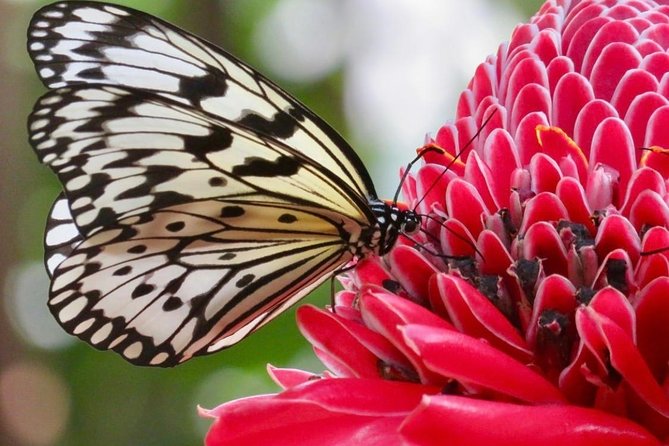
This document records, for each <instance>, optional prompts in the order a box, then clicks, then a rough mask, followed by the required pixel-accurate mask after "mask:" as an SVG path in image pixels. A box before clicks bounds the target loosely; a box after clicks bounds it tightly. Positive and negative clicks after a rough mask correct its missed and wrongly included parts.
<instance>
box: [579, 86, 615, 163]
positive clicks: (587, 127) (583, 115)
mask: <svg viewBox="0 0 669 446" xmlns="http://www.w3.org/2000/svg"><path fill="white" fill-rule="evenodd" d="M617 116H618V112H617V111H616V109H615V108H613V106H612V105H611V104H609V103H608V102H606V101H602V100H601V99H595V100H594V101H591V102H589V103H587V104H586V105H585V107H583V110H581V112H580V113H579V114H578V117H577V118H576V124H575V125H574V141H576V144H578V146H579V147H580V148H581V150H583V153H584V154H585V156H586V158H588V159H590V147H591V146H592V138H593V135H594V134H595V130H597V128H598V126H599V124H600V123H601V122H602V121H603V120H604V119H606V118H609V117H617ZM590 167H591V168H592V167H593V164H592V163H590Z"/></svg>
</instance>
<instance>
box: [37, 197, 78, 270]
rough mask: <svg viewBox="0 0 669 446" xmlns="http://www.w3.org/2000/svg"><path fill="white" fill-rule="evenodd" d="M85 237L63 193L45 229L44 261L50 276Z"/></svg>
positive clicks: (50, 212)
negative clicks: (75, 221)
mask: <svg viewBox="0 0 669 446" xmlns="http://www.w3.org/2000/svg"><path fill="white" fill-rule="evenodd" d="M82 240H83V237H82V236H81V234H80V233H79V229H77V226H76V225H75V224H74V219H73V218H72V214H71V213H70V207H69V205H68V203H67V198H65V196H64V195H63V194H61V195H60V196H59V197H58V198H57V199H56V201H55V202H54V204H53V206H51V210H50V211H49V217H48V218H47V224H46V229H45V231H44V263H45V265H46V270H47V273H49V277H53V273H54V271H55V270H56V268H57V267H58V265H60V264H61V263H62V262H63V260H65V259H66V258H67V257H68V256H69V255H70V254H71V253H72V251H73V250H74V248H75V247H76V246H77V245H78V244H79V243H81V241H82Z"/></svg>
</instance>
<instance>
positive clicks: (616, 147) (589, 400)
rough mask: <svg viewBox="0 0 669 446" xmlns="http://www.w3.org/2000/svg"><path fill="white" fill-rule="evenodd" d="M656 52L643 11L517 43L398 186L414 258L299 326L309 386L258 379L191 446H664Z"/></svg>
mask: <svg viewBox="0 0 669 446" xmlns="http://www.w3.org/2000/svg"><path fill="white" fill-rule="evenodd" d="M668 47H669V7H667V6H661V5H659V4H658V3H657V2H654V1H649V0H646V1H642V0H629V1H624V0H619V1H609V0H602V1H569V0H553V1H548V2H546V3H545V4H544V6H543V7H542V8H541V10H540V11H539V13H538V14H537V15H536V16H535V17H534V18H533V19H532V20H531V21H530V23H529V24H524V25H520V26H518V27H517V28H516V29H515V31H514V32H513V35H512V37H511V41H510V43H508V44H505V45H502V46H500V48H499V50H498V51H497V54H496V55H495V56H490V57H489V58H488V59H487V60H486V61H485V62H484V63H482V64H481V65H480V66H479V67H478V69H477V70H476V73H475V75H474V77H473V79H472V80H471V82H470V84H469V88H468V89H467V90H465V91H464V92H463V93H462V95H461V97H460V101H459V103H458V107H457V117H456V119H455V120H454V121H453V123H451V124H447V125H445V126H443V127H442V128H441V129H439V130H438V132H437V133H436V134H435V135H434V137H432V138H429V140H428V141H427V145H428V146H431V147H435V146H436V147H439V148H441V149H443V150H442V151H441V152H439V153H435V152H434V151H425V156H424V159H425V161H426V163H425V165H424V166H423V167H422V168H421V169H419V170H418V171H417V172H416V173H415V175H413V176H410V177H409V178H408V180H407V181H406V182H405V184H404V188H403V192H404V195H405V198H407V200H408V202H409V203H411V204H412V205H413V206H417V210H418V211H419V212H420V213H421V214H424V215H428V217H425V218H424V219H423V232H422V233H421V235H420V240H417V241H418V242H419V244H420V247H418V249H416V248H415V245H416V243H415V242H416V240H414V241H411V240H407V239H403V240H402V241H401V242H400V243H398V245H397V246H396V247H395V248H394V249H393V251H392V252H390V253H389V254H388V255H387V256H386V258H384V259H379V258H373V259H366V260H364V261H362V262H360V263H359V264H358V265H357V267H356V269H355V271H353V273H351V274H349V276H348V277H347V278H343V279H342V280H343V282H344V284H345V286H346V288H347V290H346V291H343V292H341V293H339V294H338V296H337V298H336V307H335V311H334V312H331V311H323V310H320V309H317V308H315V307H312V306H304V307H302V308H300V309H299V310H298V323H299V325H300V328H301V330H302V332H303V333H304V335H305V336H306V337H307V339H308V340H309V341H310V342H311V343H312V344H313V346H314V350H315V352H316V355H317V356H318V357H319V359H320V360H321V361H322V362H323V363H324V364H325V365H326V366H327V368H328V369H329V372H326V373H325V374H324V375H323V376H316V375H312V374H309V373H307V372H302V371H299V370H287V369H283V370H282V369H271V370H270V373H271V374H272V376H273V377H274V378H275V380H276V381H277V383H278V384H279V385H281V386H282V387H283V388H284V391H283V392H281V393H279V394H276V395H263V396H256V397H250V398H245V399H242V400H237V401H233V402H230V403H227V404H223V405H221V406H219V407H218V408H216V409H213V410H210V411H203V413H204V414H205V415H207V416H210V417H214V418H216V421H215V423H214V424H213V426H212V428H211V429H210V432H209V434H208V436H207V444H209V445H217V444H223V443H226V444H227V442H233V441H235V440H236V441H237V443H238V444H254V442H268V441H269V442H271V443H272V444H302V445H305V444H314V445H319V446H322V445H336V444H357V443H359V444H365V445H374V444H379V445H393V444H416V445H419V444H448V445H479V444H481V445H483V444H485V445H490V444H494V445H525V444H528V445H529V444H533V445H534V444H541V445H543V446H546V445H562V444H569V445H594V444H605V445H609V446H610V445H657V444H667V439H668V438H669V398H668V395H669V391H667V389H668V388H669V386H668V383H669V382H668V370H669V342H668V341H669V232H668V231H667V228H668V227H669V207H668V206H667V201H668V198H669V195H668V194H667V186H666V184H667V178H668V177H669V153H668V152H667V151H666V150H665V149H664V148H669V100H668V97H669V55H668V54H667V48H668ZM493 112H494V113H493ZM490 116H492V119H491V120H490V121H489V122H488V123H487V124H486V125H485V126H483V127H481V126H482V123H483V122H484V121H485V120H486V118H487V117H490ZM478 130H481V134H480V135H479V136H478V137H477V138H475V139H474V140H473V141H472V143H471V146H470V147H465V144H466V143H467V141H469V140H470V139H471V138H472V136H473V135H474V134H475V133H476V132H477V131H478ZM456 155H458V156H459V158H458V159H456V160H455V161H454V159H455V157H456ZM445 166H449V167H448V169H447V171H446V172H444V171H445ZM421 247H422V248H421Z"/></svg>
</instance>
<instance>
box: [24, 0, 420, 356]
mask: <svg viewBox="0 0 669 446" xmlns="http://www.w3.org/2000/svg"><path fill="white" fill-rule="evenodd" d="M28 49H29V52H30V54H31V57H32V58H33V61H34V63H35V66H36V69H37V71H38V73H39V75H40V77H41V78H42V80H43V82H44V83H45V85H47V87H49V88H50V89H51V90H50V91H49V92H47V93H46V94H45V95H44V96H43V97H42V98H41V99H40V100H38V101H37V103H36V105H35V109H34V111H33V113H32V115H31V117H30V119H29V132H30V141H31V144H32V145H33V147H34V149H35V151H36V153H37V155H38V157H39V159H40V160H41V161H42V162H43V163H44V164H46V165H48V166H49V167H50V168H51V169H52V170H53V171H54V172H55V173H56V175H58V178H59V180H60V182H61V183H62V184H63V189H64V191H63V194H61V196H60V197H59V198H58V199H57V200H56V203H55V204H54V206H53V208H52V210H51V213H50V216H49V220H48V224H47V230H46V235H45V246H46V253H45V258H46V264H47V269H48V271H49V273H50V275H51V276H52V284H51V290H50V297H49V307H50V309H51V311H52V313H53V314H54V316H55V317H56V319H57V320H58V322H59V323H60V324H61V325H62V326H63V327H64V328H65V329H66V330H67V331H68V332H70V333H72V334H74V335H76V336H78V337H80V338H81V339H83V340H85V341H86V342H88V343H90V344H91V345H93V346H94V347H96V348H99V349H111V350H114V351H116V352H118V353H119V354H121V355H122V356H123V357H124V358H125V359H127V360H129V361H130V362H133V363H135V364H139V365H154V366H172V365H176V364H179V363H181V362H183V361H186V360H188V359H190V358H192V357H193V356H197V355H202V354H208V353H212V352H215V351H218V350H220V349H222V348H225V347H227V346H229V345H232V344H234V343H236V342H238V341H239V340H241V339H243V338H244V337H245V336H246V335H248V334H249V333H251V332H253V331H255V330H257V329H258V328H259V327H261V326H262V325H264V324H265V323H267V322H268V321H270V320H271V319H272V318H273V317H275V316H276V315H278V314H280V313H281V312H282V311H284V310H285V309H286V308H288V307H289V306H291V305H292V304H294V303H295V302H297V301H298V300H299V299H300V298H301V297H303V296H304V295H306V294H307V293H308V292H309V291H311V290H312V289H313V288H315V287H316V286H317V285H318V284H320V283H322V282H323V281H324V280H327V279H328V278H330V277H331V276H332V275H334V274H336V273H337V272H339V271H340V270H342V269H343V268H344V267H346V266H347V265H350V264H351V262H354V261H356V260H360V259H362V258H365V257H368V256H371V255H383V254H385V253H387V252H388V251H389V250H390V249H391V248H392V246H393V245H394V244H395V242H396V241H397V238H398V237H399V235H400V234H401V233H413V232H415V231H416V230H417V229H418V228H419V227H420V218H419V217H418V216H417V215H416V214H415V213H414V212H413V211H411V210H405V209H400V208H399V207H398V206H397V205H396V204H395V203H386V202H383V201H381V200H379V199H378V198H377V195H376V193H375V192H374V188H373V184H372V182H371V179H370V178H369V175H368V173H367V171H366V170H365V169H364V167H363V165H362V162H361V161H360V159H359V158H358V156H357V155H356V154H355V152H354V151H353V149H351V148H350V147H349V146H348V144H347V143H346V142H345V141H344V140H343V139H342V138H341V137H340V136H339V135H338V134H337V133H336V132H335V131H334V130H333V129H332V128H330V127H329V126H328V125H327V124H325V123H324V122H323V121H322V120H321V119H320V118H318V117H317V116H316V115H314V114H313V113H312V112H311V111H309V110H308V109H307V108H306V107H305V106H303V105H302V104H301V103H299V101H297V100H296V99H294V98H292V97H291V96H290V95H289V94H288V93H286V92H284V91H283V90H282V89H280V88H279V87H277V86H276V85H274V84H273V83H272V82H271V81H269V80H267V79H266V78H265V77H264V76H262V75H261V74H259V73H258V72H256V71H255V70H254V69H252V68H250V67H249V66H248V65H246V64H244V63H243V62H241V61H239V60H237V59H236V58H234V57H233V56H231V55H229V54H227V53H226V52H224V51H223V50H221V49H219V48H217V47H215V46H213V45H211V44H209V43H207V42H205V41H203V40H201V39H199V38H197V37H195V36H193V35H192V34H189V33H187V32H185V31H183V30H180V29H179V28H176V27H174V26H172V25H170V24H168V23H166V22H164V21H162V20H160V19H157V18H155V17H152V16H149V15H147V14H144V13H141V12H139V11H135V10H132V9H129V8H124V7H120V6H115V5H109V4H105V3H93V2H60V3H54V4H52V5H49V6H46V7H44V8H43V9H41V10H40V11H38V12H37V13H36V14H35V16H34V18H33V20H32V22H31V25H30V29H29V31H28Z"/></svg>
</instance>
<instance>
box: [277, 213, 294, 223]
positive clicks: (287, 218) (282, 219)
mask: <svg viewBox="0 0 669 446" xmlns="http://www.w3.org/2000/svg"><path fill="white" fill-rule="evenodd" d="M278 221H279V223H295V222H296V221H297V217H296V216H294V215H293V214H281V216H279V218H278Z"/></svg>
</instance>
